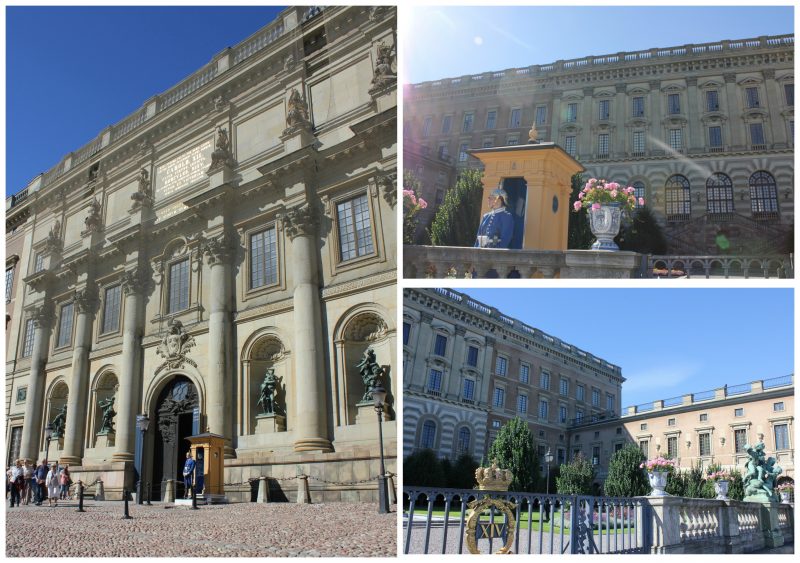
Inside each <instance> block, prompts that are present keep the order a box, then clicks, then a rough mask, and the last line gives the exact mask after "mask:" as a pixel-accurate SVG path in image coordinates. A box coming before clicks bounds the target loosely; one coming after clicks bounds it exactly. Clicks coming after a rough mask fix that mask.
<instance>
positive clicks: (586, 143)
mask: <svg viewBox="0 0 800 563" xmlns="http://www.w3.org/2000/svg"><path fill="white" fill-rule="evenodd" d="M578 113H579V114H580V116H579V119H578V122H577V123H576V125H580V128H581V132H580V135H578V136H577V137H578V138H577V139H575V142H576V145H577V151H578V152H577V154H578V155H579V156H583V157H584V158H585V157H586V156H590V155H593V154H594V141H595V139H594V138H593V135H594V134H595V133H596V131H595V130H594V128H593V127H592V120H593V119H594V116H595V107H594V88H590V87H586V88H584V89H583V103H582V104H581V106H580V107H579V108H578Z"/></svg>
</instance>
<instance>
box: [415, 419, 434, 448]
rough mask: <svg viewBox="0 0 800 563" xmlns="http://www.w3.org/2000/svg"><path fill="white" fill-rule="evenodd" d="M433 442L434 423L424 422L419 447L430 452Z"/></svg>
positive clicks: (430, 421)
mask: <svg viewBox="0 0 800 563" xmlns="http://www.w3.org/2000/svg"><path fill="white" fill-rule="evenodd" d="M435 441H436V423H435V422H434V421H432V420H426V421H425V422H424V423H423V425H422V436H421V439H420V443H419V445H420V447H422V448H424V449H426V450H432V449H433V444H434V443H435Z"/></svg>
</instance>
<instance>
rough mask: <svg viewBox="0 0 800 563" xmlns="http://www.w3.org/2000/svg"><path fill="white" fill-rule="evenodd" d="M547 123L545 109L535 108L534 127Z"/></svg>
mask: <svg viewBox="0 0 800 563" xmlns="http://www.w3.org/2000/svg"><path fill="white" fill-rule="evenodd" d="M545 121H547V107H545V106H538V107H537V108H536V125H544V123H545Z"/></svg>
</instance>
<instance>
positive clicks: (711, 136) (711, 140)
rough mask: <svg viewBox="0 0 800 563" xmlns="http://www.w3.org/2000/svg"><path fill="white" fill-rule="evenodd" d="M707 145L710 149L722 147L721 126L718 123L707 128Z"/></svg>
mask: <svg viewBox="0 0 800 563" xmlns="http://www.w3.org/2000/svg"><path fill="white" fill-rule="evenodd" d="M708 146H709V147H710V148H712V149H720V148H722V127H720V126H719V125H714V126H713V127H709V128H708Z"/></svg>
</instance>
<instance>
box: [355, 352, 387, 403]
mask: <svg viewBox="0 0 800 563" xmlns="http://www.w3.org/2000/svg"><path fill="white" fill-rule="evenodd" d="M356 367H357V368H358V372H359V373H360V374H361V381H363V382H364V396H363V397H362V398H361V402H362V403H368V402H371V401H372V389H373V388H374V387H375V386H376V385H377V384H378V381H379V380H380V379H381V376H382V375H383V368H382V367H381V366H380V365H378V362H376V361H375V350H373V349H372V348H367V351H366V352H364V357H363V358H361V362H359V364H358V365H357V366H356Z"/></svg>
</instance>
